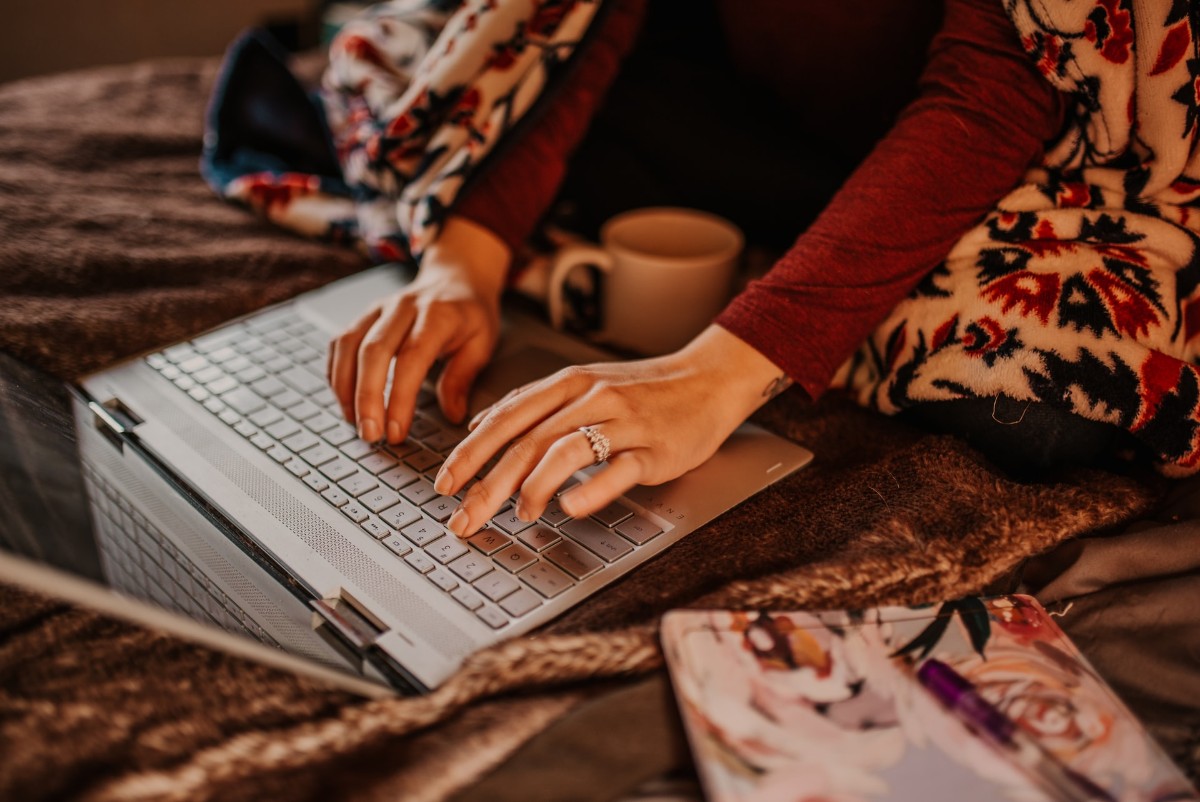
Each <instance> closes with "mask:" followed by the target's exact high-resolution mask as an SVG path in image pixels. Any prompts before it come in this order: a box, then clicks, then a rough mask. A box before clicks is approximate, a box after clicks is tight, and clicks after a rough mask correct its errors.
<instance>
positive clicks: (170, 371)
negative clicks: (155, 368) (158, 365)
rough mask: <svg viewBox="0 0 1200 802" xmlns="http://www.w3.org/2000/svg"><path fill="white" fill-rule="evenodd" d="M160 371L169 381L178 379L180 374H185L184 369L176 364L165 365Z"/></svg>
mask: <svg viewBox="0 0 1200 802" xmlns="http://www.w3.org/2000/svg"><path fill="white" fill-rule="evenodd" d="M159 373H161V374H162V377H163V378H164V379H168V380H169V381H175V380H176V379H178V378H179V377H180V376H182V375H183V371H181V370H180V369H179V368H177V367H175V366H174V365H164V366H163V369H162V370H161V371H159Z"/></svg>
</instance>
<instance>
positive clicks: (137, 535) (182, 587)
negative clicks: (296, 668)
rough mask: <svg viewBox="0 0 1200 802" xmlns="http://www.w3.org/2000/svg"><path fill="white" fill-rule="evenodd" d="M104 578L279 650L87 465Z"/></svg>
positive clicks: (221, 592)
mask: <svg viewBox="0 0 1200 802" xmlns="http://www.w3.org/2000/svg"><path fill="white" fill-rule="evenodd" d="M83 470H84V477H85V479H86V480H87V482H88V484H89V485H90V490H91V492H89V493H88V495H89V497H90V498H91V500H92V510H93V511H94V513H95V515H96V523H97V526H96V535H97V538H98V540H99V545H100V559H101V561H102V564H103V567H104V575H105V577H106V578H107V579H108V581H109V582H110V583H111V584H112V586H113V587H114V588H115V589H117V590H120V591H123V592H125V593H128V594H129V595H131V596H135V597H137V598H142V599H148V600H150V601H153V602H155V603H156V604H158V605H160V606H162V607H166V608H168V609H172V610H176V611H178V612H181V613H184V614H185V615H187V616H189V617H190V618H194V619H197V620H199V621H203V622H205V623H209V624H212V625H214V626H218V627H220V628H222V629H225V630H227V631H229V632H233V633H235V634H239V635H248V636H250V637H252V638H254V639H255V640H258V641H261V642H262V643H265V644H267V645H268V646H274V647H275V648H280V647H279V644H278V643H277V642H276V641H275V639H274V638H272V637H271V636H270V635H268V634H267V632H266V631H265V630H264V629H263V628H262V627H261V626H259V625H258V623H257V622H256V621H255V620H254V619H253V618H252V617H251V616H250V615H249V614H248V613H247V612H246V611H245V610H243V609H242V608H241V607H240V606H239V605H238V604H237V603H236V602H235V601H233V600H232V599H230V598H229V597H228V596H227V595H226V594H225V592H224V591H223V590H221V589H220V588H219V587H217V585H216V584H214V583H213V581H212V580H211V579H209V578H208V576H206V575H205V573H204V571H203V570H201V569H200V568H199V567H198V566H197V565H196V564H195V563H193V562H192V561H191V560H189V559H188V558H187V556H186V555H184V553H183V552H181V551H180V550H179V549H178V548H176V547H175V545H174V544H173V543H172V542H171V541H170V539H169V538H166V537H164V536H163V533H162V532H160V531H159V530H158V528H157V527H155V526H154V524H152V523H151V522H150V521H148V520H147V519H146V518H145V516H143V515H142V514H141V513H140V512H138V511H137V508H136V507H135V506H134V505H133V504H130V503H129V501H128V500H127V499H126V498H125V497H124V496H123V495H121V494H120V493H118V492H117V490H116V489H115V488H114V487H113V486H112V485H110V484H109V483H108V482H106V481H104V480H103V479H102V478H101V477H100V474H99V473H98V472H97V471H95V470H93V469H92V468H91V467H90V466H89V465H87V464H86V463H84V466H83Z"/></svg>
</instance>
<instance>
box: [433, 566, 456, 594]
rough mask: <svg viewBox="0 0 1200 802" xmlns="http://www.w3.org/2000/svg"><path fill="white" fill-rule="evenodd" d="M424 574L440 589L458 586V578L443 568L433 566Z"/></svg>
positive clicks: (446, 589) (451, 588)
mask: <svg viewBox="0 0 1200 802" xmlns="http://www.w3.org/2000/svg"><path fill="white" fill-rule="evenodd" d="M425 576H426V577H427V578H428V579H429V581H430V582H432V583H433V584H435V585H437V586H438V587H439V588H441V589H442V590H445V591H450V590H454V589H455V588H456V587H458V579H456V578H455V576H454V574H452V573H450V572H449V571H447V570H446V569H445V568H434V569H433V570H432V571H430V572H429V573H427V574H426V575H425Z"/></svg>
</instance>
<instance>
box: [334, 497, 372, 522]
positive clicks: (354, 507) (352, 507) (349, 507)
mask: <svg viewBox="0 0 1200 802" xmlns="http://www.w3.org/2000/svg"><path fill="white" fill-rule="evenodd" d="M341 509H342V514H343V515H345V516H346V517H347V518H349V519H350V520H351V521H354V523H356V524H360V523H362V522H363V521H365V520H367V517H368V513H367V511H366V510H365V509H364V508H363V506H362V505H361V504H359V503H358V502H356V501H351V502H350V503H349V504H346V505H344V506H343V507H342V508H341Z"/></svg>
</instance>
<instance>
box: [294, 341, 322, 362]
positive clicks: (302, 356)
mask: <svg viewBox="0 0 1200 802" xmlns="http://www.w3.org/2000/svg"><path fill="white" fill-rule="evenodd" d="M321 356H322V355H321V352H320V351H318V350H317V349H315V348H313V347H312V346H309V345H304V344H303V343H301V344H300V347H299V348H297V349H296V350H295V351H293V352H292V359H294V360H296V361H297V362H300V363H308V362H315V361H317V360H318V359H320V358H321Z"/></svg>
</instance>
